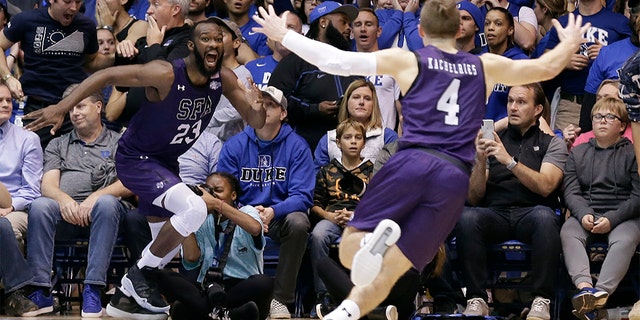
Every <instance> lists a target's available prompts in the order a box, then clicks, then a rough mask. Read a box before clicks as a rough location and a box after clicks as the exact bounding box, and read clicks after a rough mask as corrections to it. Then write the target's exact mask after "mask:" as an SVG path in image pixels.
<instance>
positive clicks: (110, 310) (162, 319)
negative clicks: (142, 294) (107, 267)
mask: <svg viewBox="0 0 640 320" xmlns="http://www.w3.org/2000/svg"><path fill="white" fill-rule="evenodd" d="M107 315H109V316H110V317H113V318H125V319H140V320H166V319H167V318H168V317H169V315H167V314H166V313H165V312H153V311H149V310H147V309H145V308H143V307H141V306H140V305H138V303H136V300H135V299H133V297H129V296H127V295H126V294H125V293H124V292H123V291H122V290H120V288H116V293H115V294H114V295H113V297H111V301H110V302H109V304H108V305H107Z"/></svg>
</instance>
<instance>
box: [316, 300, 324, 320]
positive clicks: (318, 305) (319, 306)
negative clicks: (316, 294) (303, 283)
mask: <svg viewBox="0 0 640 320" xmlns="http://www.w3.org/2000/svg"><path fill="white" fill-rule="evenodd" d="M316 314H317V315H318V319H320V320H322V319H324V315H322V305H321V304H319V303H318V304H316Z"/></svg>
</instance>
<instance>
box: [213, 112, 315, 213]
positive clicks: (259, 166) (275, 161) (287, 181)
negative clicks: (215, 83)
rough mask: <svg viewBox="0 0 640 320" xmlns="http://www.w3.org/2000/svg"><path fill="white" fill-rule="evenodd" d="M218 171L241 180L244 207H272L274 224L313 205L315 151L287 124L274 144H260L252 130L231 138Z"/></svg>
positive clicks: (272, 142) (263, 142) (248, 127)
mask: <svg viewBox="0 0 640 320" xmlns="http://www.w3.org/2000/svg"><path fill="white" fill-rule="evenodd" d="M218 171H223V172H229V173H231V174H233V175H234V176H236V177H238V179H239V180H240V189H241V190H242V193H241V194H240V202H241V203H242V204H244V205H252V206H258V205H262V206H264V207H271V208H273V211H274V214H275V217H274V220H279V219H281V218H282V217H284V216H285V215H287V214H289V213H291V212H296V211H302V212H306V211H307V210H308V209H309V208H311V205H312V204H313V189H314V187H315V178H314V170H313V159H312V158H311V150H310V149H309V145H307V143H306V141H305V140H304V139H303V138H302V137H300V136H299V135H297V134H296V133H294V132H293V129H291V127H290V126H289V125H288V124H286V123H284V124H282V127H281V128H280V132H278V135H277V136H276V137H275V138H274V139H273V140H271V141H266V142H265V141H259V140H258V137H257V136H256V134H255V130H254V129H253V128H251V127H250V126H247V127H246V128H245V129H244V131H243V132H240V133H238V134H237V135H235V136H233V137H231V138H230V139H229V140H227V142H225V143H224V145H223V146H222V151H220V161H219V162H218Z"/></svg>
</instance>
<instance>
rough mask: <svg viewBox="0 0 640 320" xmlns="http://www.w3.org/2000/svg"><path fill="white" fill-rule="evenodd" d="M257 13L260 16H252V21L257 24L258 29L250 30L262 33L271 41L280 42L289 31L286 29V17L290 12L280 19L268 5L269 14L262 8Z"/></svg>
mask: <svg viewBox="0 0 640 320" xmlns="http://www.w3.org/2000/svg"><path fill="white" fill-rule="evenodd" d="M258 11H259V12H260V16H258V15H254V16H253V20H254V21H255V22H257V23H258V24H259V25H260V27H253V28H251V30H252V31H253V32H259V33H262V34H264V35H266V36H267V37H268V38H269V39H271V40H274V41H277V42H282V38H284V35H285V34H286V33H287V31H289V29H288V28H287V15H288V14H290V12H288V11H287V12H285V13H284V14H283V15H282V18H280V17H278V15H277V14H276V11H275V10H274V9H273V6H272V5H269V12H267V10H265V9H264V8H263V7H259V8H258Z"/></svg>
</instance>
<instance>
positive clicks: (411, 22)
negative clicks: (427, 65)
mask: <svg viewBox="0 0 640 320" xmlns="http://www.w3.org/2000/svg"><path fill="white" fill-rule="evenodd" d="M376 16H378V21H379V23H380V27H382V33H381V34H380V37H378V46H379V47H380V49H387V48H391V47H393V45H394V41H395V39H396V36H398V42H397V43H395V45H396V46H397V47H399V48H402V47H403V45H404V41H405V40H406V41H407V47H408V48H409V50H417V49H420V48H422V47H424V43H423V42H422V38H421V37H420V34H418V25H419V24H420V10H417V11H416V12H415V13H413V12H402V11H400V10H394V9H378V10H376Z"/></svg>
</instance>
